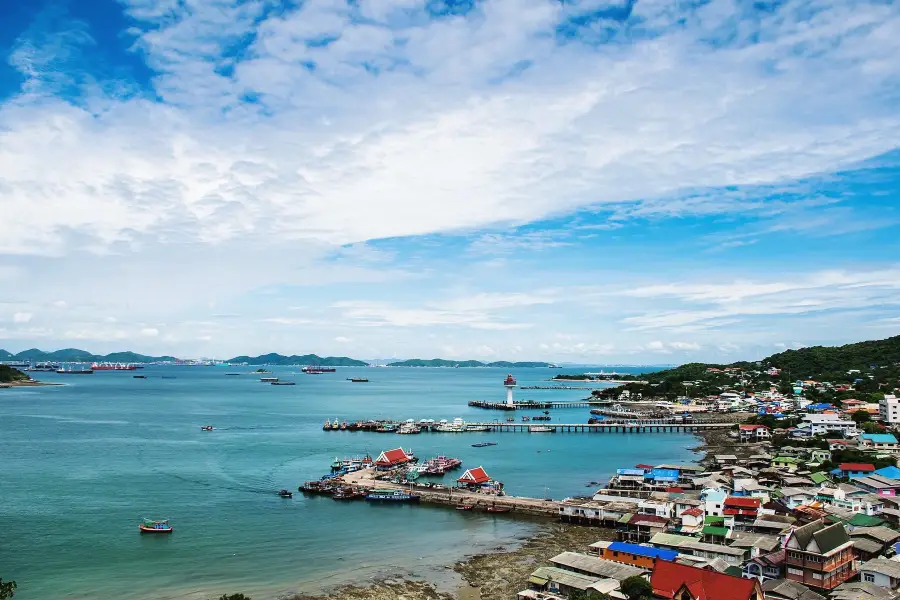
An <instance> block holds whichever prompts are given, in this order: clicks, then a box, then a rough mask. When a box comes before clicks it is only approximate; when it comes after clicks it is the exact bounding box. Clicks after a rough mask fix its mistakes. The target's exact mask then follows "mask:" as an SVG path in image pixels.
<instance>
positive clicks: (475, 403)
mask: <svg viewBox="0 0 900 600" xmlns="http://www.w3.org/2000/svg"><path fill="white" fill-rule="evenodd" d="M609 404H610V403H609V402H608V401H606V400H570V401H567V402H544V401H538V400H524V401H521V402H513V403H512V404H507V403H506V402H485V401H484V400H472V401H470V402H469V406H471V407H474V408H485V409H488V410H528V409H547V408H590V407H591V406H609Z"/></svg>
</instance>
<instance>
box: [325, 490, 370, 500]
mask: <svg viewBox="0 0 900 600" xmlns="http://www.w3.org/2000/svg"><path fill="white" fill-rule="evenodd" d="M365 497H366V493H365V492H364V491H363V490H358V489H355V488H341V489H339V490H337V491H336V492H335V493H334V495H333V496H332V499H334V500H362V499H363V498H365Z"/></svg>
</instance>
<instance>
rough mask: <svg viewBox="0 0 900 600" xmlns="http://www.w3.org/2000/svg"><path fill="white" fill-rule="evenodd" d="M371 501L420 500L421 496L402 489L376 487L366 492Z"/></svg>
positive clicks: (367, 498)
mask: <svg viewBox="0 0 900 600" xmlns="http://www.w3.org/2000/svg"><path fill="white" fill-rule="evenodd" d="M366 500H368V501H370V502H418V501H419V496H417V495H415V494H410V493H407V492H404V491H402V490H389V489H375V490H372V491H371V492H369V493H368V494H366Z"/></svg>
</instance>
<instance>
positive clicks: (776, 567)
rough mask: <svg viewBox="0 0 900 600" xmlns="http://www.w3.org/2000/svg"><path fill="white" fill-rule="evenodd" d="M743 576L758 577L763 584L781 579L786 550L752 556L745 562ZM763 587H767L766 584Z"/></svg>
mask: <svg viewBox="0 0 900 600" xmlns="http://www.w3.org/2000/svg"><path fill="white" fill-rule="evenodd" d="M741 576H742V577H746V578H747V579H757V580H758V581H759V582H760V583H762V584H765V583H766V582H767V581H772V580H776V579H778V580H780V579H781V578H782V577H784V550H779V551H778V552H772V553H771V554H763V555H760V556H757V557H756V558H751V559H750V560H748V561H747V562H745V563H744V567H743V569H742V573H741ZM797 585H800V584H797ZM763 587H764V588H765V585H764V586H763Z"/></svg>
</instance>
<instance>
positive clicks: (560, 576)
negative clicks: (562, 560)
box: [517, 567, 625, 600]
mask: <svg viewBox="0 0 900 600" xmlns="http://www.w3.org/2000/svg"><path fill="white" fill-rule="evenodd" d="M601 581H604V580H603V579H600V578H598V577H595V576H593V575H581V574H579V573H575V572H572V571H568V570H566V569H560V568H557V567H539V568H538V569H536V570H535V571H534V572H532V573H531V576H530V577H529V578H528V586H529V589H527V590H523V591H521V592H519V593H518V594H517V597H519V598H522V599H523V600H550V599H551V598H568V597H570V596H572V595H575V594H581V593H585V592H588V591H589V590H591V589H593V588H592V586H594V585H595V584H597V583H599V582H601ZM618 587H619V586H618V582H614V585H612V586H610V587H608V588H605V589H609V591H610V592H614V590H616V589H618ZM609 596H610V598H625V596H624V595H622V594H615V593H609Z"/></svg>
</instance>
